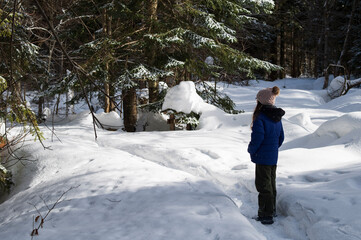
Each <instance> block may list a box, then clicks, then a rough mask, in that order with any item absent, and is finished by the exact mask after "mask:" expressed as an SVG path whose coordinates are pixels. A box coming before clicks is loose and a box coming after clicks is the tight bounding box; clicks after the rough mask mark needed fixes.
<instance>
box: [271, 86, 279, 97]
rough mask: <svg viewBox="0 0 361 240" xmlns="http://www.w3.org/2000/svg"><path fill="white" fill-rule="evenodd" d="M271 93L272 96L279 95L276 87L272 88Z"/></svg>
mask: <svg viewBox="0 0 361 240" xmlns="http://www.w3.org/2000/svg"><path fill="white" fill-rule="evenodd" d="M272 93H273V94H274V95H276V96H278V95H279V94H280V88H279V87H277V86H274V87H273V88H272Z"/></svg>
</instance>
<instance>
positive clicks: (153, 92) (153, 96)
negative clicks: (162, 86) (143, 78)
mask: <svg viewBox="0 0 361 240" xmlns="http://www.w3.org/2000/svg"><path fill="white" fill-rule="evenodd" d="M158 86H159V82H158V81H152V80H149V81H148V90H149V103H154V102H157V101H158V97H159V90H158Z"/></svg>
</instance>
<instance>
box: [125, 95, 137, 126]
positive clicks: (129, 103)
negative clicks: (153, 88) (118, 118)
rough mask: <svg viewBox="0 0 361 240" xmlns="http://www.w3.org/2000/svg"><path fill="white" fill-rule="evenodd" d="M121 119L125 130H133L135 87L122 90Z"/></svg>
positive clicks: (135, 115) (134, 121)
mask: <svg viewBox="0 0 361 240" xmlns="http://www.w3.org/2000/svg"><path fill="white" fill-rule="evenodd" d="M122 96H123V121H124V129H125V131H127V132H135V130H136V125H137V95H136V91H135V88H131V89H127V90H125V89H124V90H123V91H122Z"/></svg>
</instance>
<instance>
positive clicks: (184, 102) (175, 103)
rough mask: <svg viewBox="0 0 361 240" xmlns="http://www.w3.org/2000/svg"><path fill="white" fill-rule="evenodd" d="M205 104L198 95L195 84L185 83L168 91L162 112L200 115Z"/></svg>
mask: <svg viewBox="0 0 361 240" xmlns="http://www.w3.org/2000/svg"><path fill="white" fill-rule="evenodd" d="M204 104H205V103H204V101H203V99H202V98H201V97H200V96H199V95H198V94H197V91H196V88H195V85H194V82H191V81H184V82H181V83H180V84H179V85H177V86H174V87H172V88H171V89H169V90H168V93H167V95H166V96H165V98H164V103H163V106H162V110H167V109H173V110H175V111H177V112H184V113H191V112H195V113H200V112H201V109H202V107H203V106H204Z"/></svg>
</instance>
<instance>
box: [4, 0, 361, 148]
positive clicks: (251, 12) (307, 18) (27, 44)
mask: <svg viewBox="0 0 361 240" xmlns="http://www.w3.org/2000/svg"><path fill="white" fill-rule="evenodd" d="M0 6H1V8H0V80H1V82H0V90H1V98H0V105H1V118H2V119H3V122H10V123H11V126H13V124H15V125H16V124H20V125H23V126H24V133H23V134H20V135H19V136H18V137H16V138H15V139H12V140H11V141H10V140H9V141H8V142H6V131H7V130H6V131H5V132H4V133H2V134H5V135H3V137H2V143H6V144H7V145H11V146H15V145H16V144H17V143H19V142H20V141H21V139H23V137H24V136H25V135H27V134H32V135H33V136H34V137H35V138H36V139H38V140H40V142H41V141H42V139H43V136H42V132H41V131H40V129H39V123H41V122H44V121H45V117H44V115H45V114H44V112H45V111H46V110H49V108H51V110H50V111H51V112H52V114H54V115H63V116H68V115H69V114H71V111H72V109H71V106H72V104H74V103H77V102H79V101H85V102H86V104H87V105H88V108H89V110H90V112H91V114H92V117H93V124H94V129H95V128H96V126H98V127H99V126H100V127H102V128H106V126H101V123H100V122H99V121H98V120H97V118H96V117H95V115H94V113H95V112H96V111H98V110H99V109H102V110H103V111H104V112H106V113H108V112H111V111H118V112H119V113H121V115H122V118H123V121H124V130H125V131H127V132H134V131H136V125H137V113H138V112H139V111H160V106H161V103H162V101H163V98H164V93H162V92H161V91H158V89H159V83H160V82H165V83H166V84H167V85H168V86H170V87H171V86H174V85H177V84H178V83H179V82H181V81H184V80H187V81H194V82H195V83H197V84H200V83H203V82H205V81H214V82H228V83H236V84H241V85H247V83H248V80H251V79H264V80H267V81H274V80H276V79H283V78H285V77H293V78H299V77H313V78H317V77H321V76H325V79H326V80H325V83H324V88H326V87H327V85H328V82H327V79H328V77H327V76H328V74H334V75H344V76H346V78H347V79H352V78H357V77H358V76H360V74H361V67H360V64H359V63H360V61H361V40H360V38H359V32H360V31H361V14H360V13H361V11H360V10H361V9H360V8H361V5H360V1H358V0H352V1H347V0H322V1H321V0H317V1H309V0H297V1H289V0H277V1H270V0H260V1H259V0H257V1H256V0H146V1H140V0H124V1H114V0H86V1H85V0H56V1H55V0H46V1H45V0H29V1H24V0H2V1H0ZM203 86H207V85H203ZM141 89H148V90H147V96H145V97H144V96H141V94H139V93H140V90H141ZM215 91H216V90H215V89H214V88H212V87H210V86H208V87H203V90H200V92H199V94H200V95H201V96H202V97H203V98H205V99H208V100H209V101H210V102H211V103H212V104H214V105H216V106H219V107H220V108H222V109H223V110H225V111H226V112H230V113H231V112H233V111H236V110H234V103H233V102H232V101H231V100H230V99H229V98H227V96H224V95H220V96H219V95H217V94H214V92H215ZM28 92H31V93H32V95H31V97H29V95H28V94H27V93H28ZM62 95H65V96H66V100H65V102H66V108H65V109H60V107H59V103H60V99H61V96H62ZM94 101H96V102H97V103H98V104H96V105H94V104H93V102H94ZM29 102H30V103H31V104H33V105H34V104H35V105H36V106H37V109H31V108H30V107H29V106H30V104H29ZM7 129H8V128H7ZM3 149H5V148H3ZM7 149H9V148H7ZM8 151H9V150H8ZM11 151H13V150H11ZM12 154H13V155H14V152H12Z"/></svg>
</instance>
